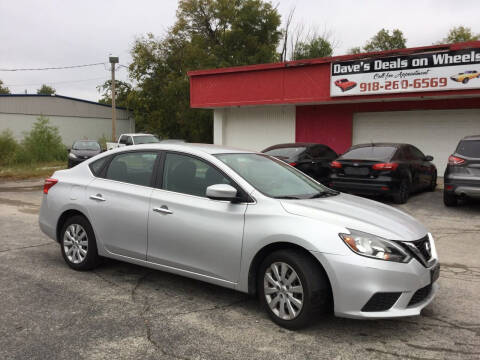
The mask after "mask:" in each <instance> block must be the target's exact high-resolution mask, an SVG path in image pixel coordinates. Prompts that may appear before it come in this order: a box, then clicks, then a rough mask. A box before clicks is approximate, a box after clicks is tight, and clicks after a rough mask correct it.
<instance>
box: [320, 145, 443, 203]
mask: <svg viewBox="0 0 480 360" xmlns="http://www.w3.org/2000/svg"><path fill="white" fill-rule="evenodd" d="M432 160H433V157H432V156H425V155H424V154H423V153H422V152H421V151H420V150H418V149H417V148H416V147H415V146H413V145H410V144H395V143H371V144H362V145H355V146H352V147H351V148H350V149H349V150H348V151H347V152H346V153H345V154H343V155H342V156H340V157H339V158H338V159H337V160H335V161H332V163H331V167H332V173H331V175H330V182H329V186H330V187H332V188H334V189H336V190H340V191H343V192H349V193H354V194H361V195H389V196H391V197H392V198H393V201H394V202H395V203H397V204H404V203H406V202H407V200H408V198H409V196H410V194H411V193H412V192H415V191H420V190H430V191H433V190H435V187H436V186H437V169H436V167H435V165H433V164H432V163H431V161H432Z"/></svg>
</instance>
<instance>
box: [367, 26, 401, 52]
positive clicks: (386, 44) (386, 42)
mask: <svg viewBox="0 0 480 360" xmlns="http://www.w3.org/2000/svg"><path fill="white" fill-rule="evenodd" d="M406 42H407V39H405V37H404V36H403V33H402V32H401V31H400V30H398V29H394V30H393V31H392V35H390V31H389V30H385V29H382V30H380V31H379V32H378V33H377V34H376V35H375V36H374V37H372V38H371V39H370V41H369V42H367V43H366V44H365V46H364V47H363V49H364V50H365V51H366V52H371V51H385V50H394V49H404V48H406V47H407V46H406Z"/></svg>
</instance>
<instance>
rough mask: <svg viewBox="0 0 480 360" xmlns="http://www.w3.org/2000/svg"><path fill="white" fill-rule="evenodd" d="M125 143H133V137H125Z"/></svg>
mask: <svg viewBox="0 0 480 360" xmlns="http://www.w3.org/2000/svg"><path fill="white" fill-rule="evenodd" d="M125 145H133V139H132V137H131V136H128V137H127V141H126V142H125Z"/></svg>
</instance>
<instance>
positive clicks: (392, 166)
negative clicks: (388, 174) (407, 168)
mask: <svg viewBox="0 0 480 360" xmlns="http://www.w3.org/2000/svg"><path fill="white" fill-rule="evenodd" d="M397 168H398V164H397V163H379V164H375V165H373V166H372V169H373V170H396V169H397Z"/></svg>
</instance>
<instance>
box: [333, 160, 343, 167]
mask: <svg viewBox="0 0 480 360" xmlns="http://www.w3.org/2000/svg"><path fill="white" fill-rule="evenodd" d="M330 166H331V167H332V168H334V169H341V168H342V164H340V163H339V162H338V161H336V160H335V161H332V162H331V163H330Z"/></svg>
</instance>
